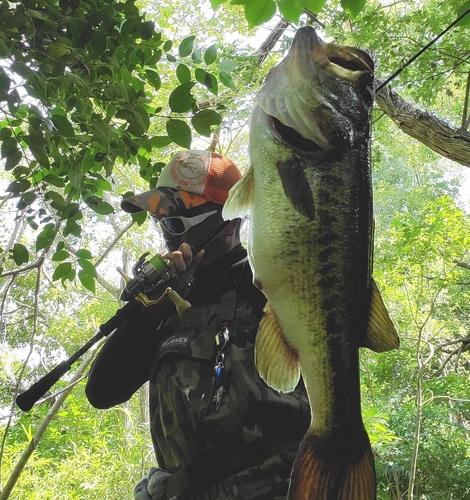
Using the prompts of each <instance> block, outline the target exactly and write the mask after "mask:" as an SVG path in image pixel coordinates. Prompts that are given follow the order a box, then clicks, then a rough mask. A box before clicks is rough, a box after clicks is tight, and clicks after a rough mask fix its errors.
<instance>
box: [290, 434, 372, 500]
mask: <svg viewBox="0 0 470 500" xmlns="http://www.w3.org/2000/svg"><path fill="white" fill-rule="evenodd" d="M364 444H366V446H364V450H363V452H361V453H359V454H356V453H355V455H356V456H355V457H354V459H353V460H351V461H350V462H348V460H347V457H341V459H340V460H341V462H338V461H332V460H328V459H325V453H324V448H325V447H328V443H327V442H325V440H321V439H318V438H317V437H316V436H315V435H313V434H312V433H307V434H306V436H305V437H304V439H303V441H302V443H301V445H300V448H299V452H298V454H297V457H296V459H295V461H294V466H293V469H292V476H291V484H290V488H289V496H288V498H289V500H376V498H377V493H376V478H375V468H374V456H373V454H372V449H371V447H370V443H369V439H368V438H367V442H366V443H364ZM346 455H347V454H346Z"/></svg>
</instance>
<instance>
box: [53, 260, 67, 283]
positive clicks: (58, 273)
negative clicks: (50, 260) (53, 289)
mask: <svg viewBox="0 0 470 500" xmlns="http://www.w3.org/2000/svg"><path fill="white" fill-rule="evenodd" d="M71 271H72V263H71V262H62V264H59V265H58V266H57V267H56V268H55V269H54V273H53V275H52V281H57V280H60V279H61V278H64V277H65V276H67V275H68V274H70V272H71Z"/></svg>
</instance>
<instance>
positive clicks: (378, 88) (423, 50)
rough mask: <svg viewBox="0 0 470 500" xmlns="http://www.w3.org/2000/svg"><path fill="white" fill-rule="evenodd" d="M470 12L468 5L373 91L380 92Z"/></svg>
mask: <svg viewBox="0 0 470 500" xmlns="http://www.w3.org/2000/svg"><path fill="white" fill-rule="evenodd" d="M469 13H470V7H469V8H468V9H467V10H466V11H465V12H463V13H462V14H461V15H460V16H459V17H458V18H457V19H456V20H455V21H454V22H453V23H451V24H449V26H447V28H445V29H444V30H443V31H441V32H440V33H439V35H437V36H436V37H435V38H434V39H433V40H431V41H430V42H429V43H428V44H427V45H425V46H424V47H423V48H422V49H421V50H420V51H419V52H417V53H416V54H415V55H414V56H413V57H412V58H411V59H409V60H408V61H406V62H405V63H404V64H402V65H401V67H400V68H398V69H397V70H396V71H395V73H393V74H392V75H391V76H389V77H388V78H387V79H386V80H385V81H384V82H382V83H381V84H380V85H379V86H378V87H377V88H376V89H375V93H377V92H380V91H381V90H382V89H383V88H384V87H385V85H387V84H388V83H390V82H391V81H392V80H393V79H394V78H395V77H397V76H398V75H399V74H400V73H401V72H402V71H403V70H404V69H405V68H406V67H408V66H409V65H410V64H411V63H412V62H413V61H415V60H416V59H417V58H418V57H419V56H420V55H421V54H422V53H423V52H426V50H428V49H429V47H431V45H433V44H434V43H436V42H437V41H438V40H439V38H441V37H442V36H444V35H445V34H446V33H447V32H448V31H449V30H451V29H452V28H453V27H454V26H455V25H456V24H457V23H458V22H459V21H461V20H462V19H463V18H464V17H465V16H466V15H467V14H469Z"/></svg>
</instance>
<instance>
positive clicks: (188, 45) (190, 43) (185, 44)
mask: <svg viewBox="0 0 470 500" xmlns="http://www.w3.org/2000/svg"><path fill="white" fill-rule="evenodd" d="M195 39H196V37H195V35H190V36H187V37H186V38H183V40H181V43H180V45H179V47H178V54H179V55H180V57H187V56H189V55H191V52H192V51H193V48H194V40H195Z"/></svg>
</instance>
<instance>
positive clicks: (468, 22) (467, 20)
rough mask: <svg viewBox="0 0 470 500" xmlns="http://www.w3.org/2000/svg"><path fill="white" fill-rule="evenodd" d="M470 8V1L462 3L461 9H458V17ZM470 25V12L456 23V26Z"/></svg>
mask: <svg viewBox="0 0 470 500" xmlns="http://www.w3.org/2000/svg"><path fill="white" fill-rule="evenodd" d="M469 8H470V2H465V3H464V4H463V5H462V7H460V9H459V10H458V12H457V17H460V16H461V15H462V14H463V13H464V12H465V11H467V10H468V9H469ZM469 25H470V12H469V13H468V14H467V15H466V16H465V17H463V18H462V19H461V20H460V21H459V22H458V23H457V24H456V26H469Z"/></svg>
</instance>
